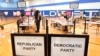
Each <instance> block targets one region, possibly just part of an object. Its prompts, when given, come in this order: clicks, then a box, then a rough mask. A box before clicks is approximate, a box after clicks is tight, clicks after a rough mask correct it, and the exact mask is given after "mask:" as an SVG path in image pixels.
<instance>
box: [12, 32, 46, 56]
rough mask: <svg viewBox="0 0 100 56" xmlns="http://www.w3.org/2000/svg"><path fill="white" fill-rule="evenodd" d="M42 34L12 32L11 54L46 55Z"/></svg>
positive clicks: (24, 55)
mask: <svg viewBox="0 0 100 56" xmlns="http://www.w3.org/2000/svg"><path fill="white" fill-rule="evenodd" d="M45 40H46V38H45V35H43V34H12V35H11V41H12V49H13V56H46V42H45Z"/></svg>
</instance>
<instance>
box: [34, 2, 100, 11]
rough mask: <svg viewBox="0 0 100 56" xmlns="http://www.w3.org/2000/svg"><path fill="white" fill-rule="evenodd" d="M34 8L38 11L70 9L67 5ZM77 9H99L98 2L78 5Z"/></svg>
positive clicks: (99, 4)
mask: <svg viewBox="0 0 100 56" xmlns="http://www.w3.org/2000/svg"><path fill="white" fill-rule="evenodd" d="M35 8H36V9H38V10H69V9H70V8H69V4H68V5H66V4H65V5H55V6H41V7H35ZM78 9H100V2H95V3H83V4H79V8H78Z"/></svg>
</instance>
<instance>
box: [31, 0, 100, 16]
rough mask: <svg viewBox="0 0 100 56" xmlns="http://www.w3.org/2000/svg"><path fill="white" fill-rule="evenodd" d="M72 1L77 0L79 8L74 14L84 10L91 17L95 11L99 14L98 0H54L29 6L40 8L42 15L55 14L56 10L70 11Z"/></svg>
mask: <svg viewBox="0 0 100 56" xmlns="http://www.w3.org/2000/svg"><path fill="white" fill-rule="evenodd" d="M54 1H55V0H54ZM72 1H77V2H79V8H78V9H76V10H75V12H74V14H75V15H77V14H79V13H80V11H85V14H86V16H89V17H92V16H93V15H94V14H95V13H96V14H97V15H99V11H100V7H99V5H100V0H60V1H57V0H56V1H55V2H51V3H48V4H38V5H31V6H30V8H36V9H38V10H40V11H41V14H42V15H44V16H57V14H58V11H67V10H71V11H72V9H70V7H69V4H70V2H72ZM52 11H53V12H52ZM72 12H73V11H72Z"/></svg>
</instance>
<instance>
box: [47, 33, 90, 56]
mask: <svg viewBox="0 0 100 56" xmlns="http://www.w3.org/2000/svg"><path fill="white" fill-rule="evenodd" d="M88 37H89V36H88V35H50V37H49V41H48V42H49V43H48V44H50V45H49V47H50V49H49V56H87V48H88Z"/></svg>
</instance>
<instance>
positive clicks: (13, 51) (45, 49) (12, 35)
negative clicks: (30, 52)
mask: <svg viewBox="0 0 100 56" xmlns="http://www.w3.org/2000/svg"><path fill="white" fill-rule="evenodd" d="M14 36H43V37H44V56H47V42H46V35H45V34H17V33H12V34H11V44H12V53H13V56H17V55H16V50H15V41H14ZM33 38H34V37H33Z"/></svg>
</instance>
